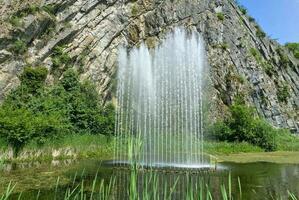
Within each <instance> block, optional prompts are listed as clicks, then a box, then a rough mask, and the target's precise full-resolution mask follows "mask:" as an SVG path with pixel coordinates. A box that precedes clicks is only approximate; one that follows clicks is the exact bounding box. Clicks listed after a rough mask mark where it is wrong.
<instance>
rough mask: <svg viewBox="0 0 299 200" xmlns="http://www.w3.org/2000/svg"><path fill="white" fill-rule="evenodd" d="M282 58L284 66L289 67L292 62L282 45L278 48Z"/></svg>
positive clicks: (281, 63) (280, 61)
mask: <svg viewBox="0 0 299 200" xmlns="http://www.w3.org/2000/svg"><path fill="white" fill-rule="evenodd" d="M276 52H277V54H278V56H279V58H280V60H279V63H280V65H281V66H282V67H284V68H287V67H288V66H289V64H290V60H289V58H288V56H287V55H286V54H285V53H284V50H283V49H282V48H281V47H280V48H278V49H277V50H276Z"/></svg>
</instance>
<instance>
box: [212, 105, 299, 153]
mask: <svg viewBox="0 0 299 200" xmlns="http://www.w3.org/2000/svg"><path fill="white" fill-rule="evenodd" d="M208 131H209V136H208V137H209V139H211V140H216V141H224V142H235V143H236V142H237V143H242V142H246V143H249V144H252V145H254V146H258V147H260V148H262V149H264V150H265V151H275V150H294V149H297V150H298V149H299V148H298V145H297V147H295V146H296V145H295V144H296V143H298V142H299V140H298V138H296V137H294V136H292V135H291V134H290V133H289V132H288V131H286V130H281V129H276V128H274V127H272V126H271V125H270V124H269V123H267V122H266V121H264V120H262V119H260V118H259V117H258V116H257V115H256V114H255V111H254V109H253V108H251V107H248V106H246V105H244V104H242V103H235V104H233V105H231V106H230V115H229V117H227V118H225V119H224V120H222V121H217V122H216V123H214V124H213V125H212V126H210V128H209V130H208ZM291 144H293V145H291ZM285 145H287V146H293V147H292V149H285V148H283V146H285ZM294 145H295V146H294Z"/></svg>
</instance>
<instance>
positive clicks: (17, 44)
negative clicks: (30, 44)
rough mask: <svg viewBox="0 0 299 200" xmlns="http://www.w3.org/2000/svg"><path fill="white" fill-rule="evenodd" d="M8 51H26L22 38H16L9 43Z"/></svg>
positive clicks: (19, 52)
mask: <svg viewBox="0 0 299 200" xmlns="http://www.w3.org/2000/svg"><path fill="white" fill-rule="evenodd" d="M10 51H12V52H13V53H15V54H16V55H21V54H24V53H25V52H26V51H27V45H26V43H25V42H24V41H23V40H20V39H17V40H15V41H14V42H13V44H12V45H11V47H10Z"/></svg>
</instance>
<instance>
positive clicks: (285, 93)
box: [277, 85, 291, 103]
mask: <svg viewBox="0 0 299 200" xmlns="http://www.w3.org/2000/svg"><path fill="white" fill-rule="evenodd" d="M290 96H291V95H290V92H289V87H288V86H287V85H283V86H279V87H278V88H277V99H278V101H279V102H281V103H287V101H288V99H289V98H290Z"/></svg>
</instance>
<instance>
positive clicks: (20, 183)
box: [0, 160, 299, 200]
mask: <svg viewBox="0 0 299 200" xmlns="http://www.w3.org/2000/svg"><path fill="white" fill-rule="evenodd" d="M153 174H154V175H153ZM0 175H1V179H0V193H1V194H2V193H3V192H4V191H5V190H6V189H7V185H8V184H9V182H10V181H11V182H12V185H15V184H16V185H15V188H14V190H13V194H12V196H11V199H18V197H19V196H20V195H21V199H26V200H27V199H37V197H39V199H65V196H66V195H69V196H71V195H70V194H72V192H73V193H74V194H75V193H76V194H77V195H79V196H80V195H82V197H83V199H84V198H86V199H90V195H91V193H93V191H95V192H94V193H95V194H94V195H93V197H94V198H97V197H98V198H99V199H101V197H102V196H101V195H100V194H99V193H97V194H96V191H99V190H100V189H99V188H105V191H106V192H107V193H110V198H109V199H126V198H128V193H129V192H135V193H136V194H139V195H140V196H141V197H142V196H143V195H144V194H149V192H144V191H146V190H150V191H151V190H156V191H154V193H155V194H159V195H160V196H161V198H162V197H164V195H165V194H164V193H165V191H166V189H165V188H166V187H170V190H171V189H172V193H171V199H186V198H187V197H188V195H190V193H193V194H196V195H200V194H201V193H200V192H199V190H200V186H199V185H200V184H201V185H203V186H204V187H206V185H209V186H208V187H209V188H210V189H209V190H210V192H211V193H212V194H213V197H214V199H218V198H220V196H221V185H222V184H224V185H225V187H226V189H227V190H229V187H230V186H229V184H228V182H229V177H231V190H232V196H234V199H240V195H241V196H242V199H269V198H271V199H272V198H274V199H277V198H282V199H287V195H288V192H287V191H288V190H289V191H291V192H292V193H293V194H295V195H298V194H299V165H297V164H274V163H266V162H258V163H246V164H238V163H221V164H219V170H217V171H201V172H199V173H196V172H194V171H193V172H190V173H188V174H186V172H182V171H173V170H167V171H165V170H164V171H155V172H149V171H140V172H138V176H137V177H135V178H134V177H133V179H132V173H130V171H129V170H126V169H116V168H111V167H105V166H104V165H103V162H102V161H98V160H81V161H74V160H66V161H60V162H59V161H52V162H45V163H39V162H33V163H23V164H6V165H4V166H3V167H2V169H1V172H0ZM111 177H113V178H111ZM238 179H239V180H240V183H241V191H242V192H241V194H240V192H239V190H240V186H239V182H238ZM132 180H136V184H137V185H138V187H136V188H132V187H131V186H132V184H130V182H132ZM146 182H147V183H148V184H145V183H146ZM111 183H112V184H111ZM186 183H187V184H186ZM155 184H156V186H154V187H153V185H155ZM83 185H84V187H82V186H83ZM109 185H110V186H111V188H110V189H109ZM188 185H193V186H192V187H191V188H192V189H191V190H189V189H188V188H190V187H189V186H188ZM105 186H106V187H105ZM80 188H81V189H80ZM153 188H154V189H153ZM80 190H82V191H80ZM132 190H135V191H132ZM204 193H205V192H204ZM103 195H105V194H103ZM205 195H206V194H205ZM71 199H73V198H71ZM78 199H80V198H78ZM143 199H145V198H143ZM149 199H151V198H149Z"/></svg>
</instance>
